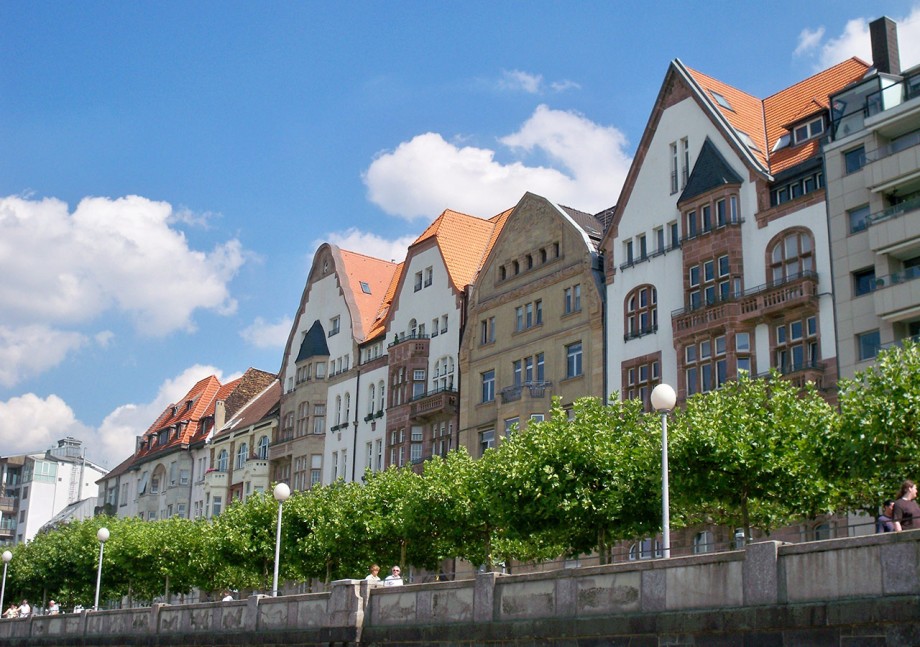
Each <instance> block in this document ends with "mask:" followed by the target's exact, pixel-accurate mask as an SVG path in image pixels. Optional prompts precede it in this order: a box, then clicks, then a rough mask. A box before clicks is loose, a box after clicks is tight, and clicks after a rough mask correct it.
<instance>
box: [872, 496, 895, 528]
mask: <svg viewBox="0 0 920 647" xmlns="http://www.w3.org/2000/svg"><path fill="white" fill-rule="evenodd" d="M893 507H894V501H892V500H891V499H885V502H884V503H882V514H880V515H879V516H878V519H876V520H875V532H894V520H893V519H892V518H891V515H892V514H894V510H893V509H892V508H893Z"/></svg>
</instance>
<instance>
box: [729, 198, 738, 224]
mask: <svg viewBox="0 0 920 647" xmlns="http://www.w3.org/2000/svg"><path fill="white" fill-rule="evenodd" d="M728 207H729V209H728V219H729V222H731V223H733V224H736V223H737V222H738V220H739V217H738V196H734V195H733V196H731V197H729V199H728Z"/></svg>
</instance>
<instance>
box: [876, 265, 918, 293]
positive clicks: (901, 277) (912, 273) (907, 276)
mask: <svg viewBox="0 0 920 647" xmlns="http://www.w3.org/2000/svg"><path fill="white" fill-rule="evenodd" d="M917 278H920V267H916V266H915V267H908V268H907V269H905V270H903V271H901V272H895V273H894V274H889V275H888V276H881V277H878V278H876V279H875V284H874V286H873V289H875V290H879V289H881V288H887V287H891V286H892V285H898V284H900V283H906V282H907V281H913V280H914V279H917Z"/></svg>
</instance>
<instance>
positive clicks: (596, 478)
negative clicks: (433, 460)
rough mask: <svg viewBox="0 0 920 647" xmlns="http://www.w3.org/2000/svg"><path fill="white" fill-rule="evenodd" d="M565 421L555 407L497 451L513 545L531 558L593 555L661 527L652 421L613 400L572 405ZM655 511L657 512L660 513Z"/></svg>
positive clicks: (637, 408) (631, 404)
mask: <svg viewBox="0 0 920 647" xmlns="http://www.w3.org/2000/svg"><path fill="white" fill-rule="evenodd" d="M572 414H573V415H572V417H571V419H570V418H569V416H568V415H567V412H566V411H565V410H564V409H563V408H562V406H561V405H560V403H559V401H558V399H557V400H556V401H554V403H553V409H552V414H551V417H550V418H549V419H548V420H546V421H544V422H531V423H530V424H529V425H528V427H527V429H526V430H525V431H523V432H517V433H514V434H513V435H512V436H511V437H510V438H508V439H507V440H505V442H503V443H502V445H501V447H500V448H499V452H498V453H499V454H500V457H501V460H500V461H498V465H497V470H498V472H499V481H500V487H501V491H502V492H503V493H504V495H505V496H506V497H507V502H506V505H505V506H504V509H506V510H508V511H509V514H510V519H509V526H510V527H511V528H512V529H513V532H514V535H513V537H514V538H516V539H518V540H519V541H520V542H521V546H520V547H521V548H523V549H525V550H527V551H528V552H530V553H531V554H530V555H522V556H518V558H519V559H520V558H522V557H523V558H525V559H526V558H538V559H539V558H541V557H549V556H554V555H552V553H553V552H555V554H556V555H558V554H559V549H560V548H561V549H562V552H564V553H566V554H569V555H577V554H582V553H589V552H592V551H595V550H596V551H598V552H599V553H600V555H601V559H602V560H604V561H606V560H607V559H608V557H609V551H608V547H609V545H610V544H611V543H612V542H613V541H615V540H617V539H627V538H633V537H637V536H642V535H645V534H648V533H650V532H652V531H654V530H656V529H657V528H659V527H660V524H659V515H658V513H657V510H656V506H655V502H656V500H660V498H659V497H660V477H659V475H658V474H657V473H656V469H655V465H656V464H657V463H656V461H657V460H658V457H659V456H660V451H661V450H660V442H659V441H658V438H659V436H658V434H657V433H656V431H655V430H656V429H659V427H658V426H657V419H656V418H655V417H654V416H650V415H648V414H646V413H644V412H643V410H642V403H641V402H639V401H638V400H625V401H624V400H620V399H619V398H618V397H616V396H613V397H612V398H611V400H610V403H609V405H608V406H604V405H603V403H602V402H601V401H600V400H598V399H597V398H581V399H579V400H577V401H576V402H575V403H574V408H573V412H572ZM659 508H660V506H659Z"/></svg>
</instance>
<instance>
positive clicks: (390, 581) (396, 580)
mask: <svg viewBox="0 0 920 647" xmlns="http://www.w3.org/2000/svg"><path fill="white" fill-rule="evenodd" d="M383 585H384V586H402V585H403V579H402V575H401V574H400V571H399V566H394V567H393V568H392V569H390V574H389V575H387V576H386V579H385V580H383Z"/></svg>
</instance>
